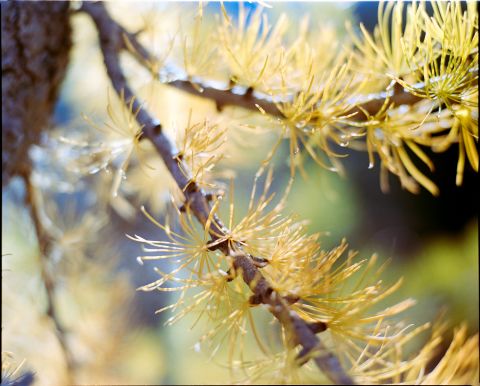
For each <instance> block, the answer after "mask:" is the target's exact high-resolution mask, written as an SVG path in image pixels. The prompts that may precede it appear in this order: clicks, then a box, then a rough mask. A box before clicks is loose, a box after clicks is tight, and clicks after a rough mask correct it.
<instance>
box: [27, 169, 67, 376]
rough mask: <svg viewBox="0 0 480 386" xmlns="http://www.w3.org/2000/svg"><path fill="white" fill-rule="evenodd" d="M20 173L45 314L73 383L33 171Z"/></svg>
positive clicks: (64, 331)
mask: <svg viewBox="0 0 480 386" xmlns="http://www.w3.org/2000/svg"><path fill="white" fill-rule="evenodd" d="M20 175H21V177H22V179H23V181H24V184H25V204H26V206H27V207H28V208H29V210H30V217H31V219H32V222H33V226H34V228H35V234H36V236H37V241H38V249H39V264H40V276H41V279H42V282H43V284H44V286H45V293H46V300H47V307H46V310H45V314H46V315H47V316H48V317H49V318H50V320H51V321H52V322H53V325H54V330H55V336H56V337H57V340H58V343H59V345H60V349H61V351H62V354H63V357H64V359H65V367H66V377H67V379H66V380H67V383H68V384H71V383H73V381H74V379H73V377H74V371H75V362H74V360H73V357H72V353H71V352H70V350H69V348H68V344H67V339H66V334H67V331H66V330H65V329H64V327H63V326H62V323H61V322H60V318H59V315H58V310H57V307H56V305H55V292H56V282H55V277H54V276H53V275H52V272H51V271H50V270H49V268H48V264H49V261H48V252H49V248H50V241H49V237H48V235H47V234H46V231H45V229H44V227H43V225H42V222H41V220H40V209H39V207H38V203H37V200H36V198H35V196H36V194H37V193H36V188H35V186H34V185H33V184H32V182H31V171H30V170H22V171H21V172H20Z"/></svg>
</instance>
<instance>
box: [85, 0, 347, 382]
mask: <svg viewBox="0 0 480 386" xmlns="http://www.w3.org/2000/svg"><path fill="white" fill-rule="evenodd" d="M82 10H83V11H85V12H86V13H88V14H89V15H90V16H91V17H92V19H93V21H94V23H95V25H96V27H97V30H98V33H99V38H100V47H101V50H102V53H103V57H104V62H105V66H106V69H107V73H108V76H109V77H110V80H111V82H112V85H113V88H114V89H115V91H116V92H117V93H118V94H119V95H122V93H123V95H124V96H125V103H127V104H128V103H130V101H133V110H134V111H137V110H138V114H137V115H136V120H137V121H138V123H139V124H140V125H141V126H142V128H143V131H144V135H145V137H146V138H148V139H149V140H150V141H151V142H152V143H153V144H154V146H155V148H156V149H157V151H158V153H159V154H160V156H161V157H162V159H163V161H164V162H165V165H166V167H167V168H168V170H169V172H170V174H171V175H172V177H173V178H174V179H175V181H176V182H177V185H178V187H179V188H180V189H182V190H183V189H184V188H185V187H187V186H188V188H187V189H185V191H184V194H185V199H186V202H187V204H188V206H189V208H190V210H191V211H192V213H193V214H194V215H195V217H196V218H197V220H198V221H199V222H200V223H201V224H202V225H203V226H205V225H206V223H207V219H208V218H209V214H210V211H211V206H210V203H209V200H208V199H207V194H206V193H205V192H204V191H203V190H202V189H201V188H200V187H199V186H198V185H197V184H196V183H195V182H193V181H192V180H190V178H189V175H188V173H186V172H185V171H187V170H189V169H188V166H187V165H186V164H185V163H184V161H183V160H182V159H181V158H180V157H177V156H176V155H177V154H178V151H177V149H176V147H175V145H174V144H173V142H172V141H171V140H170V139H169V138H168V137H167V136H165V134H163V133H162V132H161V130H159V129H160V128H161V126H160V123H159V122H158V121H157V120H156V119H154V118H153V117H152V116H151V115H150V114H149V112H148V111H147V110H146V109H145V108H143V107H142V105H141V104H140V102H139V101H138V99H137V98H136V97H135V95H134V94H133V92H132V90H131V89H130V87H129V86H128V83H127V82H126V79H125V76H124V75H123V72H122V69H121V67H120V64H119V52H120V50H122V49H124V48H126V47H125V44H124V41H123V40H122V33H124V32H123V28H121V27H120V26H119V25H118V24H117V23H115V22H114V21H113V20H112V19H111V18H110V15H109V14H108V12H107V11H106V9H105V8H104V5H103V4H102V3H90V2H84V3H83V5H82ZM215 220H216V221H213V222H212V225H211V226H210V229H209V232H210V235H211V237H212V239H214V240H215V239H218V237H219V235H224V234H225V233H226V232H227V230H226V228H225V227H224V226H223V224H222V222H221V221H220V219H218V218H216V219H215ZM220 249H221V250H222V252H223V253H225V254H228V255H230V256H232V258H233V265H234V269H235V271H236V272H241V274H242V277H243V280H244V281H245V283H246V284H247V285H248V286H249V287H250V289H251V290H252V292H253V293H254V295H255V297H256V298H257V299H259V301H260V302H261V303H263V304H266V305H268V306H269V309H270V312H271V313H272V314H273V315H274V316H275V317H276V318H277V319H278V320H279V322H280V323H281V324H282V325H283V326H284V328H285V329H286V331H287V332H289V335H290V336H292V337H293V340H294V342H293V343H294V344H299V345H301V346H302V347H303V348H304V349H305V350H307V351H308V352H312V351H315V352H316V353H317V352H318V354H316V355H314V356H312V358H313V359H314V361H315V363H316V364H317V366H318V367H319V368H320V369H321V370H322V371H323V372H324V373H325V375H326V376H328V377H329V378H330V379H331V380H332V381H333V382H334V383H336V384H354V382H353V380H352V378H350V376H349V375H348V374H347V373H346V372H345V370H344V369H343V368H342V366H341V364H340V361H339V359H338V358H337V357H336V356H335V355H334V354H333V353H331V352H329V351H328V350H327V348H326V347H325V345H324V344H323V343H322V342H321V340H320V339H319V338H318V337H317V335H315V333H314V332H313V331H312V330H311V329H310V327H309V325H308V323H307V322H305V321H304V320H303V319H302V318H300V316H299V315H298V314H297V313H296V312H294V311H293V310H292V309H291V308H290V306H289V304H288V302H287V301H285V300H283V299H282V298H281V296H279V294H278V293H277V292H276V291H275V290H274V289H273V288H272V286H271V285H270V284H269V283H268V281H267V280H266V279H265V277H264V276H263V275H262V273H261V271H260V269H259V268H258V267H257V266H256V265H255V263H254V261H253V260H252V258H250V257H249V256H248V255H247V254H246V253H244V252H243V251H242V249H241V247H238V248H236V252H235V253H232V251H231V249H230V248H229V247H228V244H227V243H223V244H222V246H221V248H220Z"/></svg>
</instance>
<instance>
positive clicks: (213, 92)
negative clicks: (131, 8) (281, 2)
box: [100, 18, 422, 121]
mask: <svg viewBox="0 0 480 386" xmlns="http://www.w3.org/2000/svg"><path fill="white" fill-rule="evenodd" d="M100 22H101V23H102V25H103V26H104V28H107V27H108V29H109V30H110V31H111V32H112V33H113V35H112V41H113V40H114V41H115V43H114V44H115V45H118V48H122V49H125V50H129V48H130V47H131V48H133V50H130V52H131V53H132V54H133V56H134V57H135V58H136V59H137V60H138V62H139V63H140V64H142V65H143V66H145V67H146V68H148V63H154V62H155V58H154V57H153V56H152V55H151V54H150V52H149V51H148V50H147V49H146V48H145V47H144V46H143V45H142V44H141V43H140V42H139V41H138V39H137V38H136V35H135V34H132V33H130V32H127V31H126V30H125V29H124V28H123V27H122V26H121V25H119V24H118V23H117V22H116V21H115V20H113V19H111V18H110V20H109V21H108V22H103V21H100ZM127 40H128V42H127ZM153 75H154V76H158V74H153ZM168 75H172V74H168ZM168 77H169V76H167V78H168ZM174 77H175V76H174ZM194 83H195V84H194ZM164 84H165V85H167V86H171V87H174V88H177V89H179V90H181V91H184V92H186V93H189V94H192V95H195V96H199V97H202V98H207V99H210V100H212V101H215V103H216V105H217V108H218V109H219V110H221V109H222V108H223V107H225V106H237V107H242V108H244V109H248V110H252V111H256V112H258V111H264V112H265V113H267V114H269V115H272V116H275V117H278V118H284V116H283V114H282V113H281V111H280V110H279V109H278V108H277V106H276V104H275V101H274V100H273V99H272V98H271V97H270V96H269V95H266V94H259V93H257V92H256V91H255V90H252V89H246V88H242V87H238V86H236V87H233V88H226V89H220V88H215V87H213V86H210V85H208V84H206V83H202V82H201V80H195V82H193V81H190V80H187V79H175V80H171V81H167V82H166V83H164ZM385 97H386V95H385V93H379V94H372V95H368V96H366V97H365V99H364V100H363V101H359V103H358V105H357V106H355V107H354V108H352V109H351V110H350V111H347V112H346V113H345V115H351V114H355V115H354V116H352V117H351V119H352V120H358V121H360V120H363V119H365V113H364V112H367V113H368V114H370V115H375V114H376V113H377V112H378V111H379V110H380V109H381V108H382V106H383V104H384V102H385ZM420 100H422V98H421V97H419V96H416V95H414V94H412V93H410V92H408V91H406V90H404V89H403V88H402V87H395V89H394V91H393V93H392V94H391V95H390V103H393V104H395V105H396V106H399V105H413V104H415V103H417V102H419V101H420Z"/></svg>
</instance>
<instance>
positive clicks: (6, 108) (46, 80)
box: [1, 1, 71, 186]
mask: <svg viewBox="0 0 480 386" xmlns="http://www.w3.org/2000/svg"><path fill="white" fill-rule="evenodd" d="M1 11H2V17H1V21H2V23H1V30H2V186H3V185H5V184H6V183H8V181H9V180H10V178H11V177H12V176H14V175H15V174H19V173H21V171H22V170H24V169H25V168H28V166H29V161H28V149H29V148H30V145H31V144H34V143H37V142H38V141H39V139H40V134H41V131H42V130H43V129H45V128H46V127H48V124H49V121H50V117H51V115H52V111H53V108H54V105H55V101H56V98H57V94H58V91H59V86H60V83H61V81H62V79H63V77H64V75H65V72H66V68H67V64H68V53H69V50H70V46H71V29H70V23H69V12H70V11H69V3H68V2H63V1H62V2H43V1H40V2H33V1H32V2H30V1H22V2H20V1H18V2H17V1H7V2H2V3H1Z"/></svg>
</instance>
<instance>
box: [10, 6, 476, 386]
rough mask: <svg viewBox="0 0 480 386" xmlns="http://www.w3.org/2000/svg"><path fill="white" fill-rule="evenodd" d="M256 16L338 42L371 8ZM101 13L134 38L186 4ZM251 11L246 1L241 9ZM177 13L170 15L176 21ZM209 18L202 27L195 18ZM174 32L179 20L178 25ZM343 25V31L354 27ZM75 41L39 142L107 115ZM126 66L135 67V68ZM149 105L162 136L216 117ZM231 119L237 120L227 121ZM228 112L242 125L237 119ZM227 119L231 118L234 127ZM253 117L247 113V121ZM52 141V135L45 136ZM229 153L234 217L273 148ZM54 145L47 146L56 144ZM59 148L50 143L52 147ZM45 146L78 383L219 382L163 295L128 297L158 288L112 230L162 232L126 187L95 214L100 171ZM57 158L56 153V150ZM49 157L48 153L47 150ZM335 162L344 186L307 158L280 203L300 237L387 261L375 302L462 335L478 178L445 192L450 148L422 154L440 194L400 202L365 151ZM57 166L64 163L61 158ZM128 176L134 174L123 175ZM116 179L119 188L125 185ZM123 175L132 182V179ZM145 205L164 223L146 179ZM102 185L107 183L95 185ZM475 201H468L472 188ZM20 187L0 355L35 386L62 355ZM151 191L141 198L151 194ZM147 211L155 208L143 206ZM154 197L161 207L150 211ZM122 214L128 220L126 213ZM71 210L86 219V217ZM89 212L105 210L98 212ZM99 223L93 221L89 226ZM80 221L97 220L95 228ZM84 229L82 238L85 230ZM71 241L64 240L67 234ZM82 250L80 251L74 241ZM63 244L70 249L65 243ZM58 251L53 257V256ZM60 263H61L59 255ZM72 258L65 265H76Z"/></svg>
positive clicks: (163, 96)
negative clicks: (387, 290)
mask: <svg viewBox="0 0 480 386" xmlns="http://www.w3.org/2000/svg"><path fill="white" fill-rule="evenodd" d="M271 5H272V7H271V8H266V9H265V12H266V13H268V15H269V20H271V22H272V23H273V22H274V21H275V20H276V19H278V18H279V17H280V15H281V14H282V13H286V14H287V15H288V17H289V18H291V19H292V22H293V23H295V21H297V22H298V21H299V20H301V18H302V17H303V16H304V15H306V14H308V15H309V18H310V21H312V22H313V23H314V24H315V23H318V24H324V25H331V26H332V28H335V29H336V30H337V31H338V36H340V37H341V36H343V35H344V34H345V28H344V23H345V21H346V20H356V21H357V22H364V23H365V25H366V26H367V28H370V29H371V28H373V26H374V22H372V19H371V16H372V15H376V7H377V3H376V2H359V3H347V2H319V3H302V2H291V3H281V2H278V3H277V2H275V3H272V4H271ZM107 6H108V8H109V10H110V11H111V13H112V15H113V16H114V17H115V18H116V19H117V20H118V21H119V22H121V23H122V24H124V25H125V26H126V27H127V28H128V29H130V30H132V31H134V30H136V29H138V28H139V26H141V25H142V23H143V22H144V20H145V19H144V18H142V15H148V13H149V12H150V11H151V10H152V9H153V8H156V11H159V12H161V13H160V15H165V14H169V12H170V13H171V14H172V15H174V16H172V17H170V18H168V19H165V18H163V19H161V20H162V22H163V23H161V26H159V28H161V30H162V31H164V32H165V33H166V34H167V36H173V35H174V32H172V31H175V32H176V31H178V30H179V29H181V28H188V20H191V19H192V18H191V17H190V19H189V16H192V15H194V13H195V11H196V9H195V8H196V5H194V4H193V3H182V4H179V3H178V4H177V3H169V4H166V3H155V4H152V3H141V2H135V3H124V2H121V3H108V4H107ZM244 6H245V8H247V9H254V8H256V7H259V5H257V4H252V3H246V4H245V5H244ZM225 7H226V9H227V12H228V13H229V15H230V16H231V17H233V18H235V17H236V16H237V15H238V8H239V5H238V3H235V2H227V3H225ZM218 12H220V6H219V4H217V3H212V4H208V5H207V6H206V8H205V13H206V14H207V15H208V16H212V17H211V22H214V17H213V15H214V14H216V13H218ZM179 15H182V17H180V16H179ZM208 20H210V19H208ZM182 24H183V25H182ZM353 24H354V23H353ZM72 25H73V31H74V46H73V50H72V52H71V62H70V67H69V70H68V75H67V78H66V79H65V81H64V84H63V88H62V92H61V97H60V99H59V101H58V104H57V107H56V110H55V127H54V128H52V133H54V134H55V133H57V132H59V133H61V134H59V136H63V135H64V133H65V132H68V131H71V132H72V136H73V137H75V136H77V133H80V134H78V138H83V137H82V136H81V134H83V133H84V131H85V130H87V129H85V125H86V123H85V121H83V120H82V119H81V118H80V115H81V114H86V115H87V116H89V117H92V119H93V120H95V121H96V122H102V121H105V120H107V119H108V117H107V116H106V108H105V107H106V101H107V98H108V90H109V87H110V85H109V81H108V79H107V77H106V75H105V71H104V67H103V63H102V58H101V55H100V52H99V49H98V44H97V40H96V39H97V36H96V31H95V29H94V27H93V24H92V23H91V21H90V20H89V18H88V17H87V16H85V15H82V14H78V15H75V16H74V17H73V18H72ZM123 64H124V66H125V68H126V69H129V70H130V71H131V72H134V73H135V77H133V79H132V82H133V83H134V85H135V87H136V88H137V89H138V90H147V92H153V91H152V90H154V89H153V88H150V83H149V81H148V77H147V76H145V74H143V75H142V72H141V69H138V68H137V67H135V64H134V63H131V62H129V61H128V60H127V58H125V62H124V63H123ZM137 71H138V72H137ZM155 92H158V94H156V95H157V99H156V102H155V106H154V108H155V109H156V113H157V114H158V116H159V117H160V119H161V121H162V122H166V125H165V126H166V127H167V130H171V131H172V133H173V132H174V130H175V128H176V127H181V126H182V124H184V123H185V121H186V117H185V114H184V112H185V111H187V109H188V108H191V109H192V111H193V112H194V113H193V114H194V115H195V116H197V117H202V116H203V115H209V114H215V113H216V110H215V105H214V104H213V103H211V102H209V101H204V100H201V99H197V98H193V97H189V96H187V95H185V94H183V93H181V92H179V91H176V90H173V89H168V88H165V87H164V88H162V87H159V88H158V89H155ZM232 114H233V115H235V114H237V113H235V112H233V113H232ZM238 116H239V117H240V118H242V117H243V116H244V113H242V112H241V111H240V112H239V113H238ZM240 118H239V119H240ZM248 119H251V120H253V121H254V120H255V118H254V117H253V118H248ZM54 137H55V136H54ZM232 137H233V140H232V141H233V145H229V146H231V147H229V149H230V152H229V154H230V157H229V158H228V159H226V160H225V164H224V167H225V169H234V173H235V175H236V178H235V186H236V191H235V200H236V203H237V206H238V207H240V208H242V207H243V208H245V207H246V206H247V204H248V203H247V199H248V197H249V196H250V190H251V187H252V181H253V176H254V174H255V172H256V171H257V168H258V165H259V163H260V162H261V160H262V159H263V157H264V155H265V154H266V152H268V149H270V147H271V146H272V144H273V142H274V140H275V139H274V137H272V136H271V135H269V134H268V133H266V134H265V135H263V136H261V137H260V140H259V139H258V138H257V137H256V140H255V143H250V142H249V140H248V134H247V132H243V131H241V130H240V131H239V133H237V134H235V135H232ZM57 138H58V137H57ZM55 143H56V144H57V145H58V143H60V144H61V143H62V142H55ZM52 146H55V144H53V145H52V143H50V142H49V141H48V140H45V142H44V143H43V144H42V145H41V146H36V147H35V148H34V149H32V152H31V157H32V159H33V160H34V162H35V167H36V173H37V179H38V184H39V186H40V187H41V189H42V190H43V191H44V193H45V200H51V201H52V202H55V205H51V206H52V208H50V207H49V206H48V205H46V208H47V209H46V210H47V212H48V213H49V217H50V218H53V219H55V221H58V223H62V224H64V225H65V227H66V228H68V229H71V232H70V233H69V236H71V235H73V236H71V237H73V238H70V239H67V237H66V236H65V235H64V236H65V237H64V238H65V245H66V247H65V250H63V252H62V253H63V255H65V256H66V255H67V254H66V253H65V251H68V252H69V253H68V256H69V257H68V259H67V258H64V260H65V261H63V262H61V264H60V263H59V264H57V268H58V272H59V273H58V275H59V276H58V280H59V282H58V304H59V308H60V309H61V310H62V311H61V315H62V322H64V323H65V325H66V327H67V330H68V331H70V332H71V333H70V334H69V336H68V342H69V344H70V345H71V347H72V351H74V352H75V353H76V354H75V355H78V357H79V358H81V363H82V364H83V365H82V367H81V370H80V371H79V374H78V382H77V383H78V384H93V383H95V384H107V383H110V384H112V383H113V384H173V383H175V384H194V383H195V384H200V383H202V384H212V383H220V384H225V383H229V380H230V375H229V372H228V370H227V369H226V368H225V367H224V366H223V365H222V363H219V362H221V361H216V360H209V359H208V356H206V355H203V354H202V353H201V352H197V351H198V350H194V347H195V343H196V342H197V340H198V338H199V332H198V331H197V330H196V329H195V330H190V326H191V324H192V320H189V319H188V318H187V319H185V320H183V321H181V322H180V323H178V324H176V325H173V326H169V327H164V326H163V323H164V322H165V319H166V317H167V316H168V315H164V314H163V313H162V314H159V315H158V314H155V311H156V310H157V309H159V308H161V307H163V306H165V305H166V304H170V303H171V302H172V299H171V297H173V296H175V295H174V294H172V295H170V294H164V293H160V292H142V291H136V288H138V287H140V286H142V285H145V284H147V283H149V282H152V281H154V280H156V279H158V275H157V274H156V273H155V272H154V270H153V267H154V266H159V264H160V263H159V262H151V263H145V265H139V264H138V262H137V260H136V257H137V256H138V255H139V254H141V250H140V247H139V245H138V244H136V243H133V242H131V241H129V240H128V239H127V238H126V237H124V235H125V234H131V235H133V234H141V235H144V236H148V237H153V238H154V239H158V238H160V237H162V235H161V232H159V230H158V228H155V227H154V226H153V225H151V224H150V223H149V222H148V221H146V220H145V218H144V216H143V215H141V214H140V213H139V210H138V209H139V207H140V205H141V204H142V202H141V200H139V199H138V198H135V194H134V193H135V192H133V193H132V191H134V189H133V188H132V189H131V190H132V191H130V192H129V191H126V192H124V193H125V195H126V196H127V197H128V200H127V201H128V202H123V201H118V202H117V203H116V204H115V205H114V204H111V205H110V206H108V207H106V208H105V207H103V206H102V207H101V208H100V209H99V207H100V206H101V205H100V203H99V199H98V197H97V196H96V195H95V194H92V190H95V189H97V192H98V191H100V188H98V184H100V185H101V184H105V185H108V184H110V183H111V173H110V175H108V172H105V170H100V171H98V172H96V171H93V172H92V173H89V174H87V175H86V176H85V175H81V176H80V175H78V174H77V175H76V174H75V173H73V174H72V173H71V171H66V170H65V169H64V168H63V167H64V166H65V164H66V163H65V164H59V162H58V158H55V157H56V156H54V155H53V154H54V152H53V151H52ZM57 150H58V148H57ZM56 154H57V156H58V152H57V153H56ZM349 154H350V155H349V157H347V158H346V159H345V162H344V164H345V169H346V172H347V175H346V177H343V178H342V177H340V176H338V175H337V174H333V173H331V172H328V171H326V170H323V169H321V168H319V167H318V166H317V165H316V164H313V163H312V162H309V161H307V163H306V171H307V175H308V178H302V177H300V176H298V178H297V179H296V181H295V183H294V185H293V189H292V192H291V193H290V197H289V200H288V208H287V210H288V211H291V212H295V213H298V214H299V217H300V218H302V219H307V220H308V221H309V223H310V225H309V230H310V231H311V232H321V233H323V234H324V236H323V238H322V242H323V246H324V248H325V249H328V248H331V247H333V246H336V245H338V244H339V242H340V241H341V239H342V238H343V237H345V238H346V239H347V240H348V243H349V246H350V248H351V249H354V250H357V251H359V255H360V256H361V257H364V258H367V257H369V256H370V255H371V254H373V253H377V254H378V255H379V257H380V261H386V260H387V259H391V262H390V264H389V265H388V268H387V270H386V272H385V274H384V279H385V281H386V282H387V283H393V282H394V281H395V280H396V279H397V278H398V277H401V276H403V277H404V283H403V286H402V287H401V288H400V290H398V291H397V292H396V293H395V294H394V295H392V296H391V297H390V298H389V299H387V302H388V303H393V302H394V301H395V300H397V301H400V300H402V299H404V298H407V297H412V298H415V299H416V300H417V302H418V303H417V305H416V306H415V307H413V308H412V309H410V310H408V311H407V313H408V315H407V316H406V318H407V319H408V320H410V321H411V322H412V323H415V324H417V325H419V324H421V323H424V322H426V321H429V320H433V319H435V318H436V317H437V316H438V314H439V312H440V311H441V310H442V309H443V308H446V309H447V315H448V318H449V321H450V322H451V323H452V325H458V324H459V323H461V322H462V321H467V323H468V328H469V332H470V333H474V332H476V331H478V217H477V215H478V206H477V205H478V204H477V200H475V199H474V197H475V196H476V195H477V194H478V187H477V185H476V184H477V181H478V179H477V176H476V175H475V173H473V172H472V171H471V170H470V169H466V172H465V177H464V183H463V186H461V187H457V186H455V181H454V176H455V168H456V159H457V154H456V149H455V148H452V149H451V150H449V151H447V152H445V153H441V154H431V156H432V157H433V158H434V163H435V165H437V170H436V172H435V174H434V180H435V182H436V183H437V184H438V185H439V188H440V192H441V194H440V196H439V197H437V198H435V197H432V196H431V195H430V194H429V193H428V192H426V191H424V190H422V191H421V193H420V194H419V195H413V194H411V193H409V192H407V191H405V190H402V189H401V187H400V185H399V183H398V181H397V179H396V178H393V177H391V178H390V183H391V189H390V192H389V193H388V194H385V193H382V192H381V191H380V186H379V169H378V168H374V169H368V157H367V154H366V153H360V152H354V151H352V152H350V153H349ZM62 156H65V157H66V158H65V159H67V160H68V159H69V155H68V154H63V155H62ZM287 157H288V144H287V143H284V146H283V147H282V148H281V149H280V151H279V153H278V154H277V156H276V160H277V168H276V173H275V183H274V188H275V189H278V190H279V191H281V190H282V189H283V188H284V186H285V183H286V181H287V179H288V176H289V172H290V171H289V166H288V164H287V162H286V159H287ZM132 173H133V172H132ZM128 178H129V177H128V176H127V181H126V182H127V185H128ZM132 178H133V177H132ZM156 181H157V182H156V186H154V187H152V193H151V194H150V195H149V196H148V199H149V200H150V201H149V204H148V205H147V207H148V208H150V209H152V211H154V212H155V214H156V215H157V216H160V217H161V216H163V214H162V213H164V212H163V211H164V208H163V207H162V205H163V204H162V202H163V201H164V200H165V197H167V194H166V190H165V189H164V187H161V186H158V181H165V183H166V185H167V178H166V177H163V176H162V175H160V177H159V179H157V180H156ZM105 189H107V190H108V187H107V188H105ZM475 192H477V193H475ZM23 195H24V187H23V185H22V182H21V181H20V180H17V179H14V180H12V181H11V183H10V184H9V185H8V186H7V187H6V188H5V189H4V190H3V192H2V206H3V209H4V210H3V211H2V225H3V226H2V289H3V291H2V346H3V348H2V350H6V351H9V352H12V353H13V354H14V355H15V358H16V360H17V361H18V362H21V361H22V360H23V359H25V365H24V366H25V368H27V369H30V370H32V371H34V372H35V374H36V377H37V381H38V384H45V385H47V384H59V383H62V381H61V380H62V378H61V377H62V375H61V371H59V370H58V369H59V368H62V357H61V353H60V351H59V348H58V344H57V342H56V340H55V336H54V335H53V334H52V332H51V327H52V326H51V323H50V322H49V321H48V318H46V317H45V316H42V312H43V310H44V308H45V295H44V293H43V291H44V289H43V286H42V283H41V280H40V277H39V274H38V270H39V268H38V258H37V253H38V251H37V244H36V239H35V236H34V231H33V226H32V223H31V220H30V219H29V215H28V211H27V210H26V209H25V208H24V205H23ZM152 196H153V197H152ZM155 202H156V203H157V204H156V206H155ZM159 202H160V203H159ZM132 211H133V213H134V215H133V216H129V215H128V213H131V212H132ZM84 213H94V217H93V219H92V218H85V216H84V215H83V214H84ZM100 213H104V214H102V215H101V216H100ZM100 217H101V218H100ZM92 224H97V225H98V224H100V225H99V226H98V227H96V226H94V225H92ZM92 231H93V232H92ZM75 232H77V233H75ZM84 232H86V233H88V232H90V233H93V234H90V236H91V237H92V238H91V241H89V242H88V243H87V242H86V240H87V239H86V238H84V235H85V233H84ZM72 240H73V241H72ZM62 253H60V255H62ZM63 255H62V256H63ZM77 255H78V256H77Z"/></svg>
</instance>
